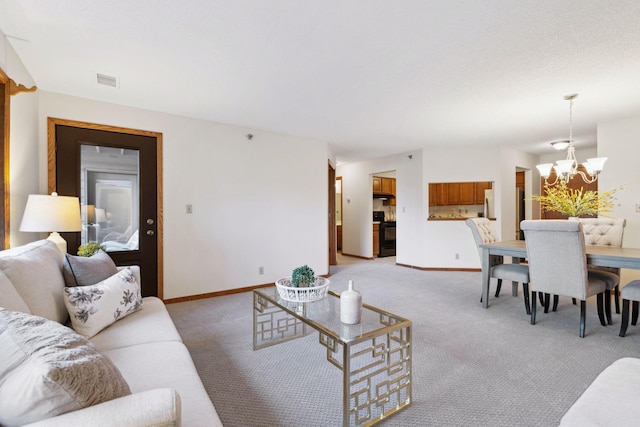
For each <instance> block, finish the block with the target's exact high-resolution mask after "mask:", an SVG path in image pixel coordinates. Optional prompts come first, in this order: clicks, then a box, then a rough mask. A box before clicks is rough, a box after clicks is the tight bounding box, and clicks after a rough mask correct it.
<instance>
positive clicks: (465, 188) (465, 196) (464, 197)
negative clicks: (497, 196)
mask: <svg viewBox="0 0 640 427" xmlns="http://www.w3.org/2000/svg"><path fill="white" fill-rule="evenodd" d="M459 194H460V204H461V205H475V204H476V183H475V182H461V183H460V193H459ZM483 194H484V192H483Z"/></svg>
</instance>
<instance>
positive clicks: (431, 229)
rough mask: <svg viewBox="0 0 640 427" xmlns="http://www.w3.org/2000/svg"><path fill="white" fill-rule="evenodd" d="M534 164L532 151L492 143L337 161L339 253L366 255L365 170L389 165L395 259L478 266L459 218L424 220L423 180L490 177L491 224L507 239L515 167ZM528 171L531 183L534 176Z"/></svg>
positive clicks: (367, 185)
mask: <svg viewBox="0 0 640 427" xmlns="http://www.w3.org/2000/svg"><path fill="white" fill-rule="evenodd" d="M409 154H411V155H413V159H411V160H410V159H409V158H408V155H409ZM537 163H538V156H536V155H532V154H528V153H524V152H521V151H518V150H513V149H508V148H504V147H498V146H495V147H482V148H475V147H466V148H452V147H447V148H444V147H443V148H428V149H427V148H425V149H423V150H417V151H415V152H412V153H404V154H400V155H396V156H390V157H385V158H382V159H376V160H373V161H363V162H356V163H351V164H347V165H341V166H339V167H338V174H337V175H338V176H342V177H343V178H342V185H343V201H344V206H343V227H342V239H343V241H342V247H343V253H345V254H351V255H358V256H363V257H370V256H371V254H372V237H371V207H372V200H371V175H372V174H375V173H378V172H384V171H388V170H395V171H396V192H397V195H396V220H397V239H398V240H397V250H396V252H397V254H396V262H397V263H399V264H405V265H412V266H417V267H424V268H480V260H479V258H478V251H477V248H476V246H475V242H474V240H473V237H472V235H471V231H470V230H469V228H468V227H467V226H466V224H465V223H464V221H427V218H428V211H429V207H428V204H429V195H428V183H429V182H462V181H493V183H494V190H495V206H496V212H497V215H496V216H497V221H496V222H495V224H494V226H495V228H496V230H497V231H498V233H503V234H504V235H506V236H508V237H507V238H508V239H512V238H513V234H514V232H515V208H514V207H515V172H516V168H518V167H519V168H525V169H529V170H531V169H535V165H536V164H537ZM529 175H530V180H531V181H532V182H533V181H535V180H537V179H539V176H536V178H535V179H532V178H531V175H532V174H531V173H530V174H529ZM536 191H539V188H537V189H536ZM456 254H458V256H459V258H458V259H456Z"/></svg>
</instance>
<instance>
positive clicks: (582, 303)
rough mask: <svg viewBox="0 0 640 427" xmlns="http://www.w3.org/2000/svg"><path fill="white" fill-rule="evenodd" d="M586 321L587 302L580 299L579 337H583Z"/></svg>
mask: <svg viewBox="0 0 640 427" xmlns="http://www.w3.org/2000/svg"><path fill="white" fill-rule="evenodd" d="M586 323H587V302H586V301H580V338H584V330H585V325H586Z"/></svg>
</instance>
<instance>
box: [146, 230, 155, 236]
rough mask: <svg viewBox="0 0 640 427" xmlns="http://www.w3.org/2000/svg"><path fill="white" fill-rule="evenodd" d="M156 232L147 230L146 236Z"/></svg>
mask: <svg viewBox="0 0 640 427" xmlns="http://www.w3.org/2000/svg"><path fill="white" fill-rule="evenodd" d="M154 234H156V233H155V232H154V231H153V230H147V236H153V235H154Z"/></svg>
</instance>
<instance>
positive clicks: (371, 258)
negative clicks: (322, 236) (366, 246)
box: [342, 252, 375, 260]
mask: <svg viewBox="0 0 640 427" xmlns="http://www.w3.org/2000/svg"><path fill="white" fill-rule="evenodd" d="M342 256H350V257H351V258H360V259H368V260H374V259H375V258H374V257H368V256H362V255H354V254H345V253H344V252H342Z"/></svg>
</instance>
